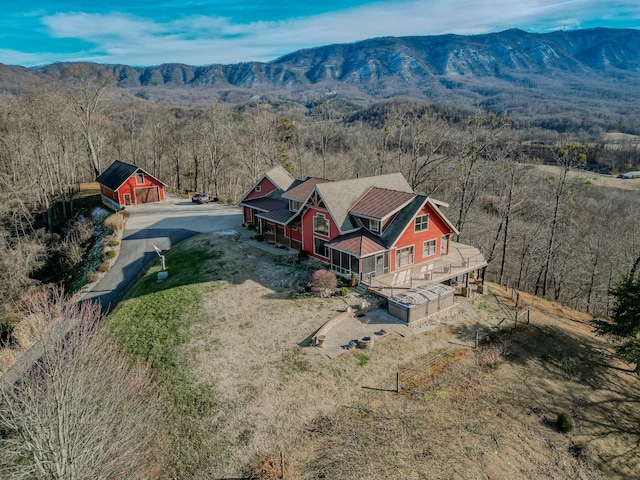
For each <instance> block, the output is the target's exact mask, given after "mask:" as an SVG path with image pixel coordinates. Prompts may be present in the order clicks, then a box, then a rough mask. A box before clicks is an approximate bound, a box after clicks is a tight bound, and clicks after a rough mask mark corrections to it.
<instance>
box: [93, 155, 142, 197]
mask: <svg viewBox="0 0 640 480" xmlns="http://www.w3.org/2000/svg"><path fill="white" fill-rule="evenodd" d="M137 170H138V167H136V166H135V165H131V164H130V163H125V162H122V161H120V160H116V161H115V162H113V163H112V164H111V165H109V168H107V169H106V170H105V171H104V172H102V175H100V176H99V177H98V178H97V179H96V181H97V182H98V183H99V184H100V185H104V186H105V187H107V188H108V189H110V190H114V191H115V190H117V189H118V188H120V185H122V184H123V183H124V182H126V181H127V179H128V178H129V177H130V176H131V175H133V174H134V173H136V171H137Z"/></svg>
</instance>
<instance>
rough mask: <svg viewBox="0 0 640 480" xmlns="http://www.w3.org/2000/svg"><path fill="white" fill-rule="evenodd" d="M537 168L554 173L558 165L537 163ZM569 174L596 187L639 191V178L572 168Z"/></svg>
mask: <svg viewBox="0 0 640 480" xmlns="http://www.w3.org/2000/svg"><path fill="white" fill-rule="evenodd" d="M537 168H538V169H539V170H541V171H543V172H548V173H550V174H554V173H555V172H557V171H558V169H559V168H560V167H557V166H555V165H538V166H537ZM569 175H570V176H571V177H572V178H576V177H580V178H582V179H584V181H585V182H589V183H590V184H591V185H594V186H597V187H609V188H618V189H620V190H635V191H640V178H632V179H624V178H616V176H615V175H601V174H598V173H593V172H585V171H583V170H572V171H571V172H570V173H569Z"/></svg>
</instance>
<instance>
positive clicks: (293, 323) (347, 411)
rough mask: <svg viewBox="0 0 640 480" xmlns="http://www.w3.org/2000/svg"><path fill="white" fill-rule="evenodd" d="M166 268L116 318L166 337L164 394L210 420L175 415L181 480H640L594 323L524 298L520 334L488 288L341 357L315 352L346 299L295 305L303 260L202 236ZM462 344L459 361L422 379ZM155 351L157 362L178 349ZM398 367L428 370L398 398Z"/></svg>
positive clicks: (608, 353)
mask: <svg viewBox="0 0 640 480" xmlns="http://www.w3.org/2000/svg"><path fill="white" fill-rule="evenodd" d="M190 259H191V260H190ZM193 259H195V260H193ZM184 262H191V263H186V264H185V263H184ZM167 264H168V265H172V266H173V270H172V271H171V276H170V280H169V281H167V282H166V283H164V284H158V283H156V282H155V275H156V273H157V267H155V266H154V267H153V268H152V269H151V270H150V271H149V272H148V273H147V275H146V276H144V277H143V278H142V279H141V280H140V282H139V283H138V285H137V286H135V287H133V288H132V289H131V292H130V294H129V295H128V297H127V298H126V299H125V300H124V301H123V302H122V303H121V304H120V306H119V307H118V309H117V310H116V311H115V312H114V314H113V315H112V317H111V319H110V323H111V325H116V326H117V327H118V328H119V329H120V332H123V331H129V330H127V329H136V328H139V330H137V331H138V332H139V333H141V334H143V335H130V336H129V338H132V337H135V338H136V342H141V338H142V337H143V336H144V335H147V336H148V341H150V342H160V343H161V342H163V341H164V342H169V343H170V344H171V345H173V347H171V348H173V350H171V352H173V353H172V356H171V358H172V360H171V362H170V363H172V364H173V367H171V368H177V369H178V371H179V374H175V372H174V374H173V376H172V378H174V380H172V382H173V383H172V384H171V385H172V386H170V387H168V388H169V390H171V391H175V389H176V384H177V383H179V382H184V381H185V378H191V379H192V380H191V382H192V383H193V384H194V385H195V386H197V388H198V390H197V391H198V392H199V394H198V395H200V396H197V395H194V396H188V397H184V395H183V396H180V397H179V398H181V399H183V400H181V401H183V402H184V398H190V399H191V402H193V401H196V404H194V405H195V406H196V407H197V405H199V404H198V403H197V402H200V401H202V402H204V403H202V408H194V406H193V405H192V406H191V407H189V408H187V407H184V409H183V410H181V411H183V413H182V414H180V415H182V416H180V415H178V416H177V417H174V420H175V419H176V418H177V420H175V421H176V422H177V423H178V424H180V425H182V426H181V427H180V428H178V427H176V431H177V432H188V434H187V433H182V434H180V435H178V437H177V438H176V439H175V441H176V447H175V449H174V451H175V455H176V457H178V458H179V462H180V463H179V466H178V471H179V473H180V475H179V478H239V477H243V478H244V476H246V475H248V474H249V473H256V472H258V471H262V472H263V473H262V476H255V477H252V478H259V479H267V478H269V479H271V478H273V479H275V478H278V477H277V476H273V475H277V472H279V468H280V467H279V465H280V463H279V462H280V458H281V455H282V457H283V458H284V460H285V471H286V472H285V478H288V479H316V478H326V479H337V480H339V479H345V480H346V479H385V480H388V479H390V478H403V479H413V478H415V479H419V478H430V479H439V478H442V479H445V478H446V479H452V478H460V479H462V478H482V479H489V478H491V479H498V478H503V479H520V478H522V479H525V478H526V479H541V480H542V479H548V478H582V479H599V478H627V479H631V478H636V475H637V472H638V471H640V453H639V452H638V448H637V445H638V442H639V441H640V427H639V425H640V409H638V405H640V395H639V394H638V392H639V391H640V389H639V387H640V380H639V379H638V377H636V376H635V375H633V374H632V373H631V372H630V366H628V365H626V364H624V363H621V362H619V361H618V360H617V359H616V358H615V357H614V356H613V355H612V349H611V348H610V346H609V344H607V342H606V341H605V339H603V338H601V337H596V336H595V335H594V334H593V331H592V329H591V327H590V326H589V324H588V321H589V317H588V316H587V315H585V314H583V313H580V312H576V311H572V310H570V309H566V308H564V307H562V306H560V305H557V304H553V303H550V302H547V301H543V300H540V299H538V298H535V297H531V296H528V295H525V296H523V298H525V299H526V300H527V302H528V303H529V304H530V305H531V309H532V310H531V324H530V325H528V326H522V328H518V329H516V330H513V329H512V326H513V320H512V319H511V318H512V315H513V311H514V310H513V307H512V303H511V302H510V300H509V299H508V298H507V296H506V292H504V291H503V290H502V288H501V287H497V286H495V285H492V286H491V288H490V294H488V295H485V296H475V297H473V298H471V299H463V298H459V299H458V305H457V306H456V307H455V309H454V310H453V313H452V314H451V315H448V316H447V317H446V318H445V319H443V320H442V321H441V322H440V323H439V324H436V325H434V326H435V327H437V328H433V329H425V330H423V331H416V332H415V333H414V334H413V335H410V336H400V335H398V334H395V333H394V334H387V335H386V336H384V337H382V338H381V339H377V340H376V342H377V343H376V344H375V346H374V349H373V350H352V351H346V352H345V353H344V354H343V355H342V356H340V357H338V358H336V359H333V360H331V359H329V358H328V357H327V356H326V355H324V353H323V351H322V349H321V348H316V347H309V346H306V345H308V339H309V337H310V336H311V335H312V334H313V332H314V331H316V330H317V329H318V328H319V327H320V326H321V325H322V324H323V323H324V322H325V321H326V320H328V319H330V318H332V317H333V316H335V315H337V314H338V312H339V311H341V310H342V309H343V308H344V306H345V302H344V301H343V299H341V298H337V297H332V298H327V299H320V298H314V297H309V296H306V295H299V294H296V293H294V291H295V284H296V281H297V280H298V279H299V278H300V275H302V270H301V266H299V265H296V263H295V262H291V261H285V260H283V259H282V258H274V257H272V256H271V255H269V254H268V253H265V252H262V251H259V250H255V249H253V248H252V247H250V246H247V245H244V244H241V243H237V242H232V241H230V240H228V239H224V238H216V237H214V236H211V235H209V234H205V235H200V236H198V237H195V238H193V239H191V240H188V241H186V242H184V243H182V244H180V245H178V246H177V247H176V248H173V249H171V250H170V251H168V252H167ZM358 301H360V299H359V297H357V296H352V297H350V298H348V299H347V302H358ZM183 304H184V305H183ZM154 309H156V310H155V311H154ZM167 311H170V312H171V315H167V314H166V312H167ZM143 312H144V313H143ZM180 312H183V316H182V317H180ZM176 318H177V319H178V320H180V322H182V323H181V325H182V327H180V325H179V324H176V325H177V327H179V332H180V334H179V335H177V334H174V335H173V336H165V335H160V334H158V335H157V336H156V337H154V336H153V335H152V333H150V332H151V330H153V329H152V328H150V327H148V326H145V325H146V323H145V322H147V321H149V322H150V323H149V325H154V326H155V327H154V328H159V327H160V326H162V325H164V324H165V322H170V321H172V319H176ZM505 319H506V320H505ZM476 329H482V330H485V331H489V332H491V333H490V335H489V341H488V342H486V343H485V344H483V346H482V347H481V348H479V349H477V350H476V349H473V348H472V345H470V344H469V343H468V342H466V341H464V339H465V338H467V337H468V335H469V333H470V332H474V331H475V330H476ZM149 335H150V336H149ZM167 338H168V339H170V340H167ZM178 338H180V339H181V340H180V341H178V340H177V339H178ZM163 339H164V340H163ZM452 347H455V348H459V350H458V351H457V353H456V354H455V355H452V356H450V357H448V358H446V359H444V360H442V361H440V362H439V363H436V364H432V365H431V366H430V367H427V365H426V362H427V359H429V358H432V357H433V355H434V354H435V353H438V352H442V351H444V350H450V349H451V348H452ZM152 348H153V349H155V351H156V353H155V354H154V355H156V356H157V357H158V358H159V357H160V356H161V355H162V352H165V353H166V352H167V351H169V350H163V348H164V347H162V346H161V345H160V346H159V344H154V345H153V346H152ZM167 348H168V347H167ZM401 369H413V370H415V371H416V372H418V373H417V374H416V376H415V377H414V378H413V380H412V381H411V382H407V383H406V384H404V385H402V387H401V392H400V394H398V393H395V392H394V391H393V390H394V389H395V375H396V372H397V371H399V370H401ZM420 372H421V373H420ZM176 382H177V383H176ZM189 391H194V390H193V389H191V390H189ZM198 398H200V399H202V400H197V399H198ZM194 399H196V400H194ZM179 406H180V407H181V408H182V404H179ZM560 412H566V413H568V414H569V415H570V416H571V417H572V419H573V422H574V429H573V431H572V432H570V433H566V434H563V433H560V432H559V431H557V429H556V427H555V420H556V416H557V415H558V413H560ZM183 429H184V430H183ZM265 472H266V473H265ZM269 472H271V474H273V475H272V476H269V475H268V474H269ZM274 472H275V473H274Z"/></svg>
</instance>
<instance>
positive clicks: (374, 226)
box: [369, 220, 380, 233]
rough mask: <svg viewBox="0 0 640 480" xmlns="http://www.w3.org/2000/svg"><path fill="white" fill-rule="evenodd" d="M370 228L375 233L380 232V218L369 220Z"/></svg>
mask: <svg viewBox="0 0 640 480" xmlns="http://www.w3.org/2000/svg"><path fill="white" fill-rule="evenodd" d="M369 230H371V231H372V232H373V233H380V220H369Z"/></svg>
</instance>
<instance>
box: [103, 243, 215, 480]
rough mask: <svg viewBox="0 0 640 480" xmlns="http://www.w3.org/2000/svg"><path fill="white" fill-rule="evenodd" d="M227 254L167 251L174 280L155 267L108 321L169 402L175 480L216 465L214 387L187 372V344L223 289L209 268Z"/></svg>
mask: <svg viewBox="0 0 640 480" xmlns="http://www.w3.org/2000/svg"><path fill="white" fill-rule="evenodd" d="M221 256H222V253H221V252H219V251H215V250H207V249H200V248H197V247H195V248H194V246H193V243H191V242H187V243H186V244H182V245H179V246H178V247H176V248H174V249H171V250H169V251H167V252H166V265H167V270H168V271H169V278H168V279H167V280H166V281H164V282H161V283H159V282H157V273H158V271H159V270H160V266H159V265H158V264H155V265H153V266H151V267H150V268H149V269H148V270H147V272H146V273H145V274H144V275H143V276H142V278H141V279H140V280H139V281H138V282H137V283H136V284H135V285H133V287H132V288H131V289H130V290H129V292H128V294H127V296H126V297H125V298H124V300H122V301H121V302H120V304H119V305H118V307H117V308H116V309H115V310H114V312H113V313H112V314H110V315H109V317H108V318H107V327H108V328H109V330H110V331H111V333H112V334H113V335H114V336H115V337H116V338H117V339H118V341H119V342H120V343H121V344H122V345H123V346H124V348H125V349H126V351H127V352H129V353H130V354H131V355H132V357H134V358H136V359H137V360H140V361H144V362H151V365H152V366H153V368H154V370H155V371H156V373H157V375H158V379H159V380H160V388H161V389H162V390H163V393H164V394H165V398H166V400H167V401H166V404H167V405H166V409H167V416H168V418H169V421H168V424H167V429H168V431H169V433H170V436H171V439H172V450H173V458H172V459H171V464H172V465H173V469H174V473H175V478H195V477H193V475H192V473H191V472H198V471H206V470H207V468H208V467H209V465H208V464H207V462H208V461H209V460H205V459H209V458H210V459H211V460H210V461H213V459H214V458H215V455H214V452H209V451H208V450H209V449H210V447H209V443H208V441H207V438H208V434H207V432H206V431H205V430H204V427H202V426H201V421H203V420H204V419H205V418H206V417H207V416H208V415H210V412H211V411H212V410H213V409H215V408H218V404H217V402H216V399H215V395H213V386H212V385H206V384H202V383H200V382H198V381H196V379H195V378H192V377H191V376H190V375H189V374H188V373H187V364H188V358H187V355H186V353H185V351H184V350H183V345H184V344H185V343H187V342H188V341H189V336H188V332H189V328H190V327H191V326H192V325H194V324H195V323H197V322H199V319H200V318H201V306H202V298H203V294H204V293H206V292H207V291H211V290H213V289H215V288H219V287H220V286H222V285H224V284H225V282H222V281H218V282H211V281H210V280H212V278H211V277H215V274H213V275H211V276H210V275H208V274H205V273H204V272H207V269H208V268H209V267H210V265H211V262H212V261H217V260H218V259H219V258H220V257H221Z"/></svg>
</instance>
